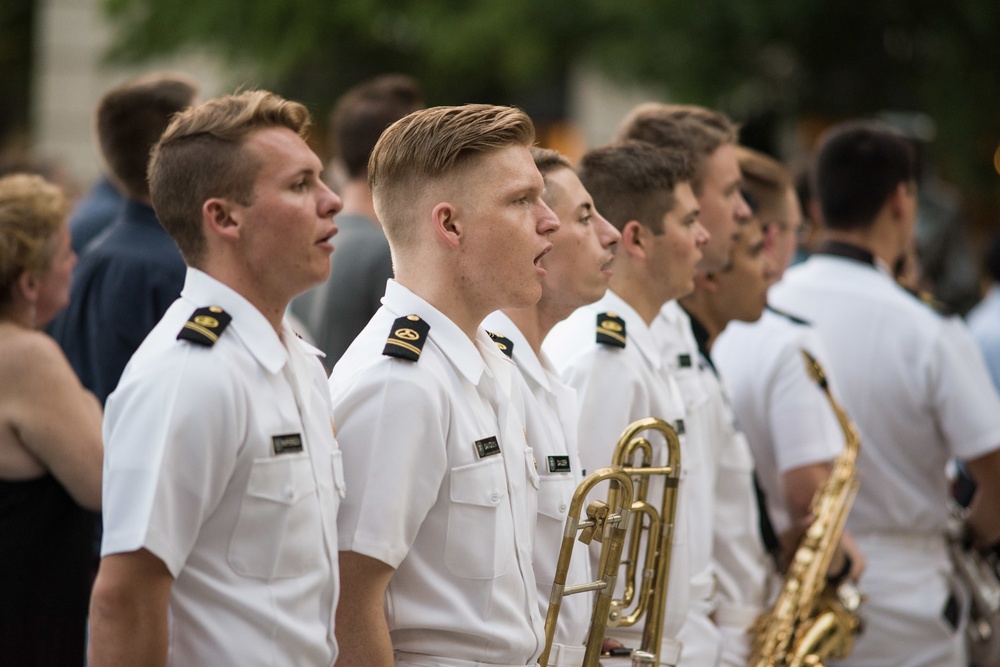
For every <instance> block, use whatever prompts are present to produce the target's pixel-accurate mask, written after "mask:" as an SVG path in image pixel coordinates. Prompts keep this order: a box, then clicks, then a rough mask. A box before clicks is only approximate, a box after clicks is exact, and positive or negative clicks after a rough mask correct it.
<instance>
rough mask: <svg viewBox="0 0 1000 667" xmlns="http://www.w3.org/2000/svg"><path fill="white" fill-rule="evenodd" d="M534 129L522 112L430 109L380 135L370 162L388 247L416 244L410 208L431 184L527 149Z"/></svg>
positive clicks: (480, 106) (371, 183)
mask: <svg viewBox="0 0 1000 667" xmlns="http://www.w3.org/2000/svg"><path fill="white" fill-rule="evenodd" d="M534 140H535V126H534V125H533V124H532V122H531V119H530V118H529V117H528V116H527V114H525V113H524V112H523V111H521V110H520V109H517V108H514V107H503V106H493V105H490V104H466V105H463V106H453V107H431V108H430V109H422V110H420V111H415V112H413V113H411V114H410V115H408V116H406V117H404V118H402V119H400V120H398V121H396V122H395V123H393V124H392V125H391V126H389V128H388V129H387V130H386V131H385V132H383V133H382V136H381V137H380V138H379V140H378V143H377V144H376V145H375V149H374V150H373V151H372V155H371V159H370V160H369V162H368V186H369V188H370V189H371V192H372V199H373V200H374V203H375V212H376V214H377V215H378V219H379V221H380V222H381V223H382V227H383V229H384V230H385V235H386V237H387V238H388V239H389V241H390V242H391V243H403V244H405V243H408V242H410V241H411V240H412V239H413V238H414V229H413V228H414V225H413V224H412V221H411V220H410V215H411V212H412V208H413V202H414V201H415V200H417V199H418V198H419V196H420V193H421V190H422V187H423V186H424V185H426V184H427V183H428V182H429V181H432V180H435V179H439V178H442V177H445V176H447V175H449V174H451V173H453V172H454V171H456V170H458V169H460V168H462V167H463V166H465V165H466V163H468V161H469V160H471V159H473V158H476V157H479V156H482V155H485V154H487V153H491V152H493V151H497V150H500V149H502V148H509V147H512V146H524V147H525V148H527V147H529V146H531V144H532V142H534Z"/></svg>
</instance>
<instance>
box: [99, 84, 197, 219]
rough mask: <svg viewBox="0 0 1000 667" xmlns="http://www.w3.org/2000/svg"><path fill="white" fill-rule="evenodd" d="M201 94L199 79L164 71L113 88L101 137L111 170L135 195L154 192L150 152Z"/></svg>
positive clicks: (104, 103) (102, 112) (103, 108)
mask: <svg viewBox="0 0 1000 667" xmlns="http://www.w3.org/2000/svg"><path fill="white" fill-rule="evenodd" d="M197 95H198V86H197V84H196V83H195V81H194V80H193V79H191V78H190V77H188V76H185V75H183V74H178V73H169V72H168V73H162V74H153V75H149V76H144V77H140V78H137V79H131V80H129V81H126V82H125V83H123V84H121V85H120V86H118V87H117V88H114V89H112V90H110V91H108V92H107V93H106V94H105V95H104V97H103V98H101V101H100V103H99V104H98V106H97V140H98V143H99V144H100V147H101V155H102V156H103V157H104V161H105V162H106V163H107V165H108V169H109V170H110V172H111V173H110V176H111V178H112V180H113V181H115V182H116V183H117V184H118V186H119V187H120V188H121V189H122V190H123V191H124V193H125V195H126V196H127V197H128V198H130V199H139V200H143V199H146V198H147V197H148V196H149V185H148V184H147V180H146V168H147V165H148V164H149V152H150V150H151V149H152V148H153V146H154V145H155V144H156V142H157V140H159V138H160V135H161V134H163V130H165V129H166V127H167V124H168V123H169V122H170V119H171V117H172V116H173V115H174V114H175V113H177V112H178V111H181V110H182V109H185V108H186V107H188V106H190V105H191V104H192V103H193V102H194V100H195V97H196V96H197Z"/></svg>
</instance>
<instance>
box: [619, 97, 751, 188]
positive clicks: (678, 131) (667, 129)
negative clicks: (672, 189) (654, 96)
mask: <svg viewBox="0 0 1000 667" xmlns="http://www.w3.org/2000/svg"><path fill="white" fill-rule="evenodd" d="M615 140H616V141H644V142H646V143H648V144H653V145H654V146H658V147H660V148H670V149H673V150H680V151H683V152H684V153H686V154H687V157H688V159H689V160H690V161H691V165H692V167H694V178H692V179H691V188H692V189H693V190H694V193H695V195H699V194H701V186H702V183H703V180H704V177H705V161H706V160H707V159H708V157H709V156H710V155H712V153H714V152H715V151H716V150H718V149H719V147H720V146H724V145H726V144H735V143H736V142H737V141H738V140H739V126H738V125H736V124H735V123H733V121H732V120H730V119H729V116H727V115H726V114H724V113H722V112H721V111H713V110H712V109H706V108H705V107H699V106H695V105H691V104H661V103H659V102H646V103H645V104H640V105H639V106H637V107H636V108H634V109H632V111H631V113H629V115H628V116H626V117H625V120H623V121H622V124H621V125H620V126H619V127H618V130H617V131H616V132H615Z"/></svg>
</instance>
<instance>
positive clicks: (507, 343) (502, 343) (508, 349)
mask: <svg viewBox="0 0 1000 667" xmlns="http://www.w3.org/2000/svg"><path fill="white" fill-rule="evenodd" d="M486 333H488V334H489V335H490V338H492V339H493V342H494V343H496V344H497V347H499V348H500V351H501V352H503V353H504V354H506V355H507V356H508V357H513V356H514V341H512V340H511V339H510V338H506V337H504V336H501V335H500V334H495V333H493V332H492V331H487V332H486Z"/></svg>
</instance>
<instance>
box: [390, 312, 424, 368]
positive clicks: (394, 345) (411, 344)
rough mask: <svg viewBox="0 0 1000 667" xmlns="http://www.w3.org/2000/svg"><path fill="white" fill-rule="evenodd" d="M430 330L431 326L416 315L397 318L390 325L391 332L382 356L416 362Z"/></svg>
mask: <svg viewBox="0 0 1000 667" xmlns="http://www.w3.org/2000/svg"><path fill="white" fill-rule="evenodd" d="M430 330H431V325H429V324H427V322H424V321H423V320H422V319H420V318H419V317H417V316H416V315H407V316H406V317H398V318H396V321H395V322H393V323H392V331H391V332H390V333H389V340H387V341H386V342H385V349H384V350H382V354H384V355H385V356H387V357H398V358H400V359H408V360H410V361H417V360H418V359H420V352H421V350H423V349H424V343H425V342H426V341H427V333H428V332H429V331H430Z"/></svg>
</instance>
